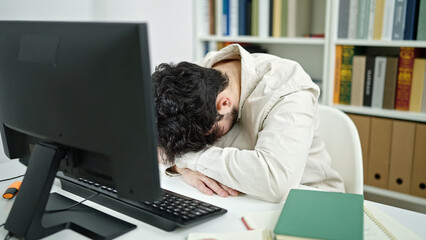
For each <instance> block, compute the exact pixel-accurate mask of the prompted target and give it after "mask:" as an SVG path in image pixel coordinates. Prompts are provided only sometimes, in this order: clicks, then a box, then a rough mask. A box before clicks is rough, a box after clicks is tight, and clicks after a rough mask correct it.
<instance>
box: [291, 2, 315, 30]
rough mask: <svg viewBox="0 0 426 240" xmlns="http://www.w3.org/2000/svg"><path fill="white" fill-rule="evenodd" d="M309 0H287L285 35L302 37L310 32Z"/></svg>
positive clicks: (310, 3)
mask: <svg viewBox="0 0 426 240" xmlns="http://www.w3.org/2000/svg"><path fill="white" fill-rule="evenodd" d="M311 5H312V2H311V1H310V0H287V36H288V37H303V36H304V35H305V34H309V33H310V26H311Z"/></svg>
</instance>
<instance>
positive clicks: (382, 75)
mask: <svg viewBox="0 0 426 240" xmlns="http://www.w3.org/2000/svg"><path fill="white" fill-rule="evenodd" d="M424 57H425V49H424V48H413V47H401V48H380V47H359V46H352V45H344V46H340V45H338V46H336V68H335V79H334V81H335V84H334V86H335V88H334V98H333V101H334V103H335V104H348V105H354V106H366V107H373V108H384V109H396V110H402V111H413V112H426V96H425V95H426V84H425V81H426V80H425V78H426V74H425V72H426V59H425V58H424Z"/></svg>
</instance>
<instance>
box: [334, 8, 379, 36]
mask: <svg viewBox="0 0 426 240" xmlns="http://www.w3.org/2000/svg"><path fill="white" fill-rule="evenodd" d="M383 1H384V0H383ZM349 3H350V0H340V1H339V21H338V22H339V26H338V27H337V37H338V38H348V26H349Z"/></svg>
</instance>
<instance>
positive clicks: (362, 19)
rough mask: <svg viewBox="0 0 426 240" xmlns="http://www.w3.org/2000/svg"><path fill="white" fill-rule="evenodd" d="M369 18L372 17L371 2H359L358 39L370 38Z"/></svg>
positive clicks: (367, 0) (363, 0) (362, 0)
mask: <svg viewBox="0 0 426 240" xmlns="http://www.w3.org/2000/svg"><path fill="white" fill-rule="evenodd" d="M369 17H370V0H359V5H358V24H357V34H356V38H358V39H367V38H368V24H369V20H368V18H369Z"/></svg>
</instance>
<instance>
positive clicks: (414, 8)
mask: <svg viewBox="0 0 426 240" xmlns="http://www.w3.org/2000/svg"><path fill="white" fill-rule="evenodd" d="M418 18H419V5H418V1H417V0H408V2H407V13H406V14H405V29H404V40H415V39H416V30H417V21H418Z"/></svg>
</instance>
